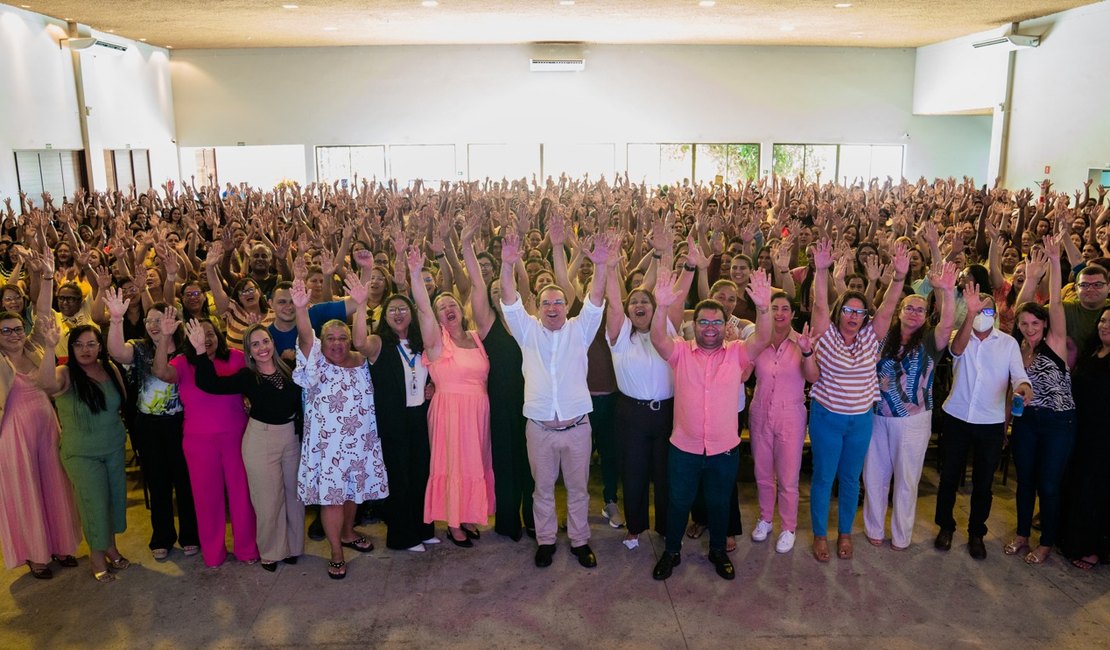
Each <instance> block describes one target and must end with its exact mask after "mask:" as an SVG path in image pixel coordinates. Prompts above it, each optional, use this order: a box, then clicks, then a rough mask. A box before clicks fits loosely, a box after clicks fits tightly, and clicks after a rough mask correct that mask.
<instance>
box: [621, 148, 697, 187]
mask: <svg viewBox="0 0 1110 650" xmlns="http://www.w3.org/2000/svg"><path fill="white" fill-rule="evenodd" d="M693 176H694V146H693V145H691V144H630V145H628V179H629V181H631V182H633V183H647V184H648V185H669V184H671V183H681V182H682V180H683V179H685V178H693Z"/></svg>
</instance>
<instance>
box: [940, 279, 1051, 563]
mask: <svg viewBox="0 0 1110 650" xmlns="http://www.w3.org/2000/svg"><path fill="white" fill-rule="evenodd" d="M963 295H964V299H965V300H966V302H967V318H965V319H964V322H963V324H962V325H960V329H959V330H958V331H957V332H956V335H955V336H954V337H953V339H952V345H951V346H949V350H951V352H952V358H953V359H954V362H953V377H952V392H951V393H950V394H949V395H948V399H947V400H946V401H945V402H944V412H945V413H946V414H947V415H948V417H947V418H946V419H945V428H944V442H943V444H942V447H943V449H942V451H941V453H943V454H944V456H943V458H944V464H943V465H942V467H941V475H940V487H939V488H938V489H937V510H936V517H935V519H934V521H935V522H936V524H937V526H940V532H939V533H937V538H936V541H935V542H934V546H936V548H937V549H939V550H941V551H947V550H949V549H950V548H952V533H953V532H955V530H956V520H955V519H954V518H953V516H952V509H953V506H954V505H955V503H956V488H957V487H958V485H959V482H960V477H961V476H962V475H963V473H964V471H965V470H966V468H967V452H968V449H969V448H970V449H973V450H974V455H973V457H972V474H971V485H972V488H971V513H970V515H969V516H968V523H967V535H968V542H967V550H968V553H970V554H971V557H973V558H975V559H977V560H982V559H984V558H986V557H987V548H986V546H985V545H984V543H983V536H984V535H986V534H987V523H986V522H987V517H988V516H989V515H990V512H991V484H992V483H993V481H994V472H995V469H997V468H998V461H999V458H1000V457H1001V455H1002V441H1003V437H1004V435H1005V433H1006V409H1007V406H1008V404H1007V402H1006V389H1007V388H1008V387H1010V386H1012V387H1013V389H1014V394H1015V395H1020V396H1021V397H1022V398H1023V399H1024V402H1025V403H1026V404H1028V403H1029V401H1030V400H1032V399H1033V387H1032V385H1031V384H1030V383H1029V376H1028V375H1027V374H1026V373H1025V365H1024V364H1023V363H1022V360H1021V349H1020V348H1019V347H1018V343H1017V341H1016V340H1015V339H1014V337H1012V336H1010V335H1009V334H1006V333H1004V332H1001V331H999V330H998V329H996V328H995V327H994V323H995V305H994V300H993V299H992V298H991V296H990V294H986V293H983V294H980V293H979V286H978V285H977V284H974V283H968V284H967V285H965V286H964V292H963Z"/></svg>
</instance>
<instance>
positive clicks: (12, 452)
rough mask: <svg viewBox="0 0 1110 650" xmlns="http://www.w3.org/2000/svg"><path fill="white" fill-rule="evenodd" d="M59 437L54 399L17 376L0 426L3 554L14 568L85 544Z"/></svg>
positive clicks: (0, 537) (6, 563) (0, 542)
mask: <svg viewBox="0 0 1110 650" xmlns="http://www.w3.org/2000/svg"><path fill="white" fill-rule="evenodd" d="M0 363H3V361H0ZM58 433H59V430H58V418H57V417H56V416H55V415H54V407H53V406H51V404H50V398H49V397H47V396H46V393H44V392H43V391H41V390H40V389H39V388H38V387H37V386H36V385H35V384H34V383H33V382H32V381H31V380H29V379H27V378H26V377H24V376H23V375H21V374H19V373H16V375H15V381H14V382H13V383H12V388H11V390H10V391H9V392H8V402H7V407H6V408H5V409H4V420H3V423H2V424H0V467H3V471H0V551H3V553H4V566H6V567H7V568H9V569H12V568H15V567H17V566H19V565H21V564H23V563H24V562H26V561H27V560H30V561H32V562H35V563H40V564H46V563H48V562H50V556H51V555H72V554H73V553H74V552H75V551H76V550H77V545H78V544H79V543H80V541H81V535H80V531H79V530H78V527H77V509H76V508H75V507H74V503H73V487H72V486H71V485H70V483H69V479H68V478H66V474H65V472H64V471H63V470H62V462H61V460H60V459H59V457H58Z"/></svg>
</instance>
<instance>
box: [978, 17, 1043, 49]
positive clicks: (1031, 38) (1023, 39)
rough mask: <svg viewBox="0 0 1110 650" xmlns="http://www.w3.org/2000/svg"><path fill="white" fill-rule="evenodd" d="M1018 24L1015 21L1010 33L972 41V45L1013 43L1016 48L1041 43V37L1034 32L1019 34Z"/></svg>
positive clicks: (983, 45)
mask: <svg viewBox="0 0 1110 650" xmlns="http://www.w3.org/2000/svg"><path fill="white" fill-rule="evenodd" d="M1017 29H1018V24H1017V23H1014V24H1013V26H1012V27H1011V31H1010V33H1009V34H1004V35H1002V36H999V37H998V38H990V39H987V40H985V41H979V42H977V43H972V44H971V47H974V48H980V47H991V46H993V45H1011V46H1013V47H1014V48H1015V49H1025V48H1030V47H1037V46H1038V45H1040V44H1041V37H1040V36H1037V35H1034V34H1018V33H1017Z"/></svg>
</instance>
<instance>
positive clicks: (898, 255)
mask: <svg viewBox="0 0 1110 650" xmlns="http://www.w3.org/2000/svg"><path fill="white" fill-rule="evenodd" d="M891 263H892V264H893V265H894V273H895V277H898V276H899V275H900V276H902V277H903V278H905V276H906V274H907V273H909V272H910V251H909V249H908V248H906V245H905V244H895V246H894V257H893V259H892V260H891Z"/></svg>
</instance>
